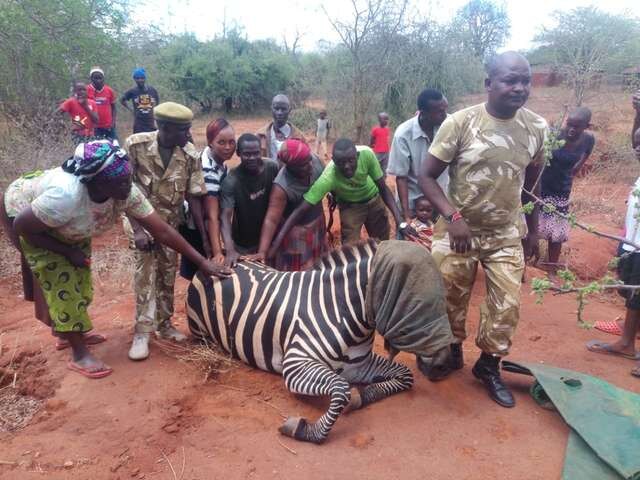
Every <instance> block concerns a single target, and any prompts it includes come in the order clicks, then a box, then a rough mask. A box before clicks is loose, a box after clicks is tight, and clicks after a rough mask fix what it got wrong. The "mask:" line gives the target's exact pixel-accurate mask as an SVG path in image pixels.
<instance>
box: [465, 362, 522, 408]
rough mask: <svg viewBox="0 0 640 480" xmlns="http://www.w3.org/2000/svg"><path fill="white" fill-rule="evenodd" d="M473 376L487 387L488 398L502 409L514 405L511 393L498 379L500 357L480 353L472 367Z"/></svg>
mask: <svg viewBox="0 0 640 480" xmlns="http://www.w3.org/2000/svg"><path fill="white" fill-rule="evenodd" d="M471 371H472V372H473V375H474V376H475V377H476V378H477V379H478V380H480V381H482V383H484V386H485V387H487V391H488V392H489V396H490V397H491V398H492V399H493V400H494V401H495V402H496V403H497V404H498V405H501V406H503V407H507V408H511V407H514V406H515V405H516V400H515V398H513V395H512V394H511V391H510V390H509V389H508V388H507V386H506V385H505V384H504V383H503V382H502V378H500V357H494V356H493V355H489V354H487V353H484V352H483V353H482V355H480V358H479V359H478V361H477V362H476V364H475V365H474V366H473V370H471Z"/></svg>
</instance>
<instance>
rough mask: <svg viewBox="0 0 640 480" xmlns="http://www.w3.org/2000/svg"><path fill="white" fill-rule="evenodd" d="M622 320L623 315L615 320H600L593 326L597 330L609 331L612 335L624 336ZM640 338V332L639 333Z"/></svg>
mask: <svg viewBox="0 0 640 480" xmlns="http://www.w3.org/2000/svg"><path fill="white" fill-rule="evenodd" d="M620 321H622V318H621V317H618V318H616V319H615V320H613V321H607V320H598V321H597V322H595V323H594V324H593V328H595V329H596V330H600V331H601V332H604V333H609V334H611V335H617V336H619V337H620V336H622V328H621V327H620ZM637 337H638V338H640V333H638V335H637Z"/></svg>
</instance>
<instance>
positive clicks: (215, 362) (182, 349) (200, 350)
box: [155, 340, 238, 382]
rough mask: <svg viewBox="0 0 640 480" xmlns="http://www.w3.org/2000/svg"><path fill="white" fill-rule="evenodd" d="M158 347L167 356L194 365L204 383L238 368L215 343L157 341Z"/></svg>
mask: <svg viewBox="0 0 640 480" xmlns="http://www.w3.org/2000/svg"><path fill="white" fill-rule="evenodd" d="M155 343H156V345H158V346H159V347H160V349H161V350H162V351H163V352H164V353H166V354H167V355H169V356H171V357H174V358H177V359H178V360H180V361H181V362H184V363H187V364H189V365H193V366H194V367H195V368H196V369H197V370H199V371H200V372H202V374H203V376H204V381H205V382H206V381H208V380H212V379H214V378H216V377H217V376H218V375H220V374H223V373H227V372H229V371H230V370H231V369H233V368H235V367H237V365H238V364H237V362H236V361H235V360H234V359H233V358H231V357H230V356H229V354H228V353H227V352H225V351H223V350H222V349H221V348H220V347H218V346H217V345H215V344H213V343H195V344H191V345H189V344H187V345H180V344H176V343H173V342H168V341H164V340H155Z"/></svg>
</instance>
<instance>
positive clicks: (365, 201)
mask: <svg viewBox="0 0 640 480" xmlns="http://www.w3.org/2000/svg"><path fill="white" fill-rule="evenodd" d="M378 196H380V194H379V193H376V194H374V195H373V196H372V197H370V198H367V199H366V200H361V201H359V202H340V201H339V202H338V206H340V207H342V206H345V207H346V206H348V205H362V204H364V203H369V202H370V201H371V200H373V199H374V198H376V197H378Z"/></svg>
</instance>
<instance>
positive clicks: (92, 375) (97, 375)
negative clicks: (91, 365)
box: [67, 361, 113, 378]
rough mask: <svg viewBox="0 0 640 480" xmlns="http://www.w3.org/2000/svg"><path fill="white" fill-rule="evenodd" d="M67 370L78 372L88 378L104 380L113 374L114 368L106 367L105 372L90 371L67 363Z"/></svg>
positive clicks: (74, 363) (75, 364)
mask: <svg viewBox="0 0 640 480" xmlns="http://www.w3.org/2000/svg"><path fill="white" fill-rule="evenodd" d="M67 368H68V369H69V370H72V371H74V372H78V373H79V374H80V375H84V376H85V377H87V378H103V377H106V376H107V375H111V374H112V373H113V368H111V367H107V366H106V365H105V367H104V369H103V370H89V369H88V368H86V367H83V366H81V365H78V364H77V363H76V362H73V361H70V362H69V363H67Z"/></svg>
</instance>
